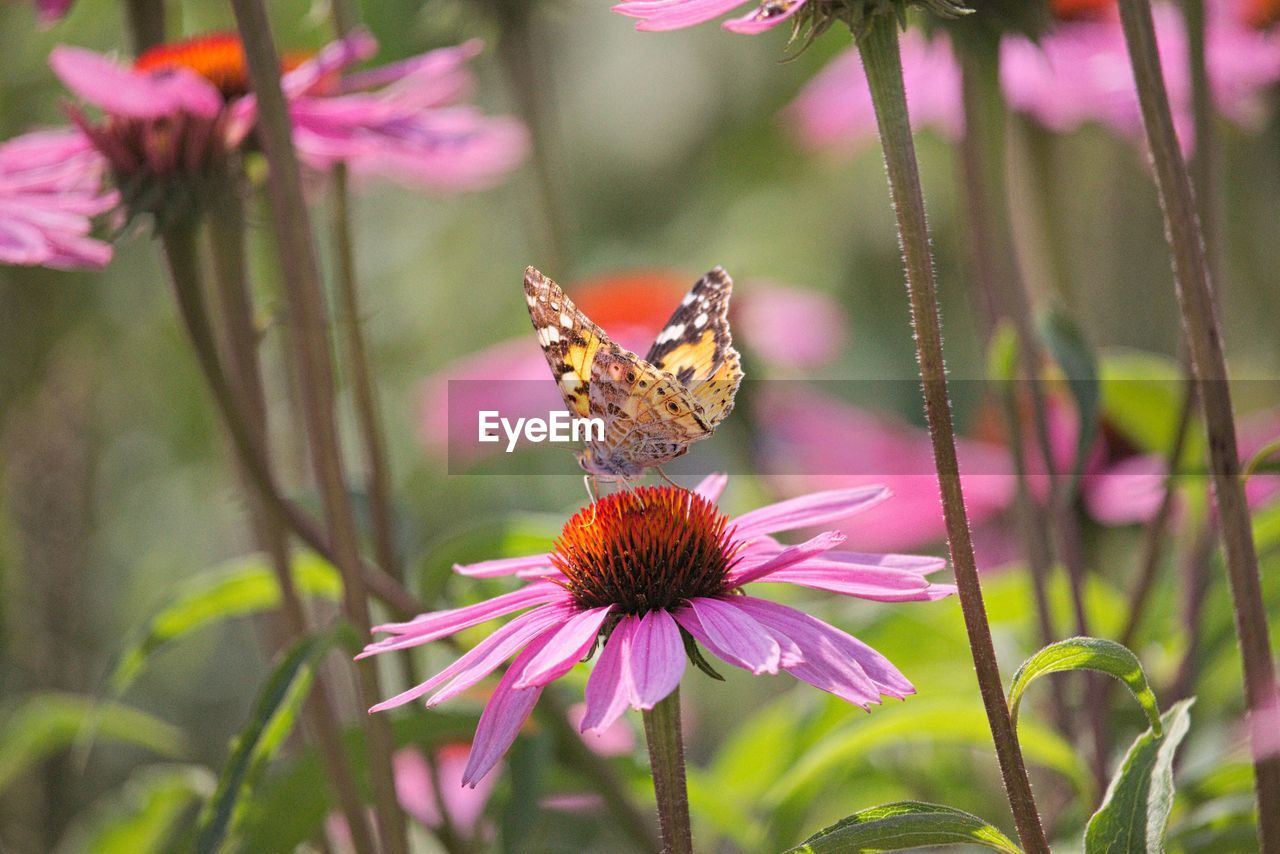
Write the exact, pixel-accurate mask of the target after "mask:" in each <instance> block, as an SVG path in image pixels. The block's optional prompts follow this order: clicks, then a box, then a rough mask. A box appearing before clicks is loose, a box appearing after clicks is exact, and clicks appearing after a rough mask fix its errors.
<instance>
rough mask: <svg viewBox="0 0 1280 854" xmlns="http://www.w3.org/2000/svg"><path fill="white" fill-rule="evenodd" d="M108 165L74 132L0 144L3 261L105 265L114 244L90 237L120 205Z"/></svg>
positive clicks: (0, 254) (62, 265)
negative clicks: (95, 222)
mask: <svg viewBox="0 0 1280 854" xmlns="http://www.w3.org/2000/svg"><path fill="white" fill-rule="evenodd" d="M105 171H106V163H105V161H103V159H102V157H101V156H100V155H99V154H98V153H97V152H96V151H94V149H93V148H92V146H90V145H89V143H88V142H87V141H86V140H85V138H84V137H83V136H81V135H80V134H79V133H77V132H75V131H73V130H49V131H36V132H33V133H28V134H25V135H24V136H20V137H17V138H15V139H12V140H9V141H8V142H5V143H0V263H3V264H24V265H31V266H42V267H53V268H57V269H76V268H91V269H92V268H100V267H103V266H105V265H106V263H107V262H108V261H110V260H111V246H110V245H108V244H106V243H103V242H102V241H100V240H95V239H93V238H92V237H89V232H90V230H91V228H92V218H93V217H95V216H97V215H99V214H102V213H105V212H107V211H109V210H111V209H112V208H113V207H115V205H116V203H117V201H118V199H117V196H116V194H115V193H114V192H111V191H108V190H105V189H104V188H103V177H104V173H105Z"/></svg>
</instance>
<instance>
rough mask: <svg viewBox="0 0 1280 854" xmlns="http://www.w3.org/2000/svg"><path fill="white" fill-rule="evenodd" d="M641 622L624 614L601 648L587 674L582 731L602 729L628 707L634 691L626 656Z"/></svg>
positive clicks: (598, 730)
mask: <svg viewBox="0 0 1280 854" xmlns="http://www.w3.org/2000/svg"><path fill="white" fill-rule="evenodd" d="M639 624H640V620H639V619H637V618H636V617H631V616H627V617H623V618H622V619H621V620H619V621H618V624H617V625H616V626H614V627H613V633H612V634H610V635H609V639H608V640H607V641H605V643H604V648H603V649H602V650H600V657H599V658H597V659H596V665H595V667H593V668H592V669H591V675H590V676H589V677H588V678H587V690H586V700H587V713H586V714H585V715H583V717H582V723H581V724H580V725H579V726H580V728H581V730H582V731H583V732H592V731H594V732H600V731H602V730H604V729H606V728H607V727H608V726H609V725H610V724H612V723H613V722H614V721H616V720H617V719H618V718H619V717H621V716H622V713H623V712H625V711H626V710H627V700H628V698H629V697H630V694H631V686H630V684H629V683H630V673H629V668H628V664H627V658H628V656H629V654H630V649H629V648H630V646H631V638H632V635H634V634H635V631H636V627H637V626H638V625H639Z"/></svg>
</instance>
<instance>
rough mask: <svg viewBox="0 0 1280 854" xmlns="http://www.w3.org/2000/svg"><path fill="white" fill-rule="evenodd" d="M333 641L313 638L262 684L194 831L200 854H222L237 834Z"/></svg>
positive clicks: (285, 657) (305, 642)
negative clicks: (247, 806) (256, 788)
mask: <svg viewBox="0 0 1280 854" xmlns="http://www.w3.org/2000/svg"><path fill="white" fill-rule="evenodd" d="M332 640H333V638H332V636H330V635H317V636H313V637H309V638H304V639H303V640H302V641H299V642H298V643H297V644H296V645H295V646H294V647H293V649H291V650H290V651H289V652H288V654H286V655H285V656H284V658H283V659H282V660H281V662H280V663H279V664H278V665H276V668H275V669H274V670H273V671H272V673H271V676H270V677H269V678H268V679H267V682H266V684H265V685H263V687H262V690H261V691H260V692H259V694H258V699H257V702H256V703H255V704H254V708H253V713H252V714H251V715H250V717H249V722H248V724H246V725H245V728H244V729H243V730H241V732H240V735H238V736H237V737H236V739H235V741H234V742H233V747H232V750H231V757H230V758H229V759H228V760H227V764H226V766H225V767H224V768H223V769H222V774H221V776H220V777H219V780H218V789H217V791H216V792H215V793H214V796H213V798H212V799H211V800H210V801H209V803H207V804H206V805H205V808H204V810H203V811H202V812H201V814H200V821H199V825H198V828H197V832H196V851H197V852H200V854H212V852H215V851H219V850H221V848H222V845H223V843H224V842H225V841H226V840H227V838H228V837H229V836H230V835H231V833H232V832H233V831H234V830H235V827H236V823H237V821H238V819H239V817H240V814H241V812H242V810H243V806H244V804H245V802H246V801H248V800H249V797H250V795H251V793H252V790H253V787H254V785H255V784H256V783H257V780H258V778H259V777H260V776H261V774H262V771H263V770H264V769H265V768H266V766H267V763H268V762H270V760H271V758H272V757H273V756H275V754H276V752H277V751H278V750H279V749H280V746H281V745H282V744H284V741H285V739H286V738H287V737H288V735H289V732H290V731H291V730H292V729H293V725H294V723H295V722H296V721H297V719H298V714H299V712H300V711H301V709H302V703H303V701H304V700H306V698H307V694H308V692H309V691H310V689H311V682H312V680H313V679H314V677H315V670H316V666H317V665H318V664H319V663H320V660H321V659H322V658H323V657H324V654H325V653H326V652H327V651H328V650H329V646H330V644H331V643H332Z"/></svg>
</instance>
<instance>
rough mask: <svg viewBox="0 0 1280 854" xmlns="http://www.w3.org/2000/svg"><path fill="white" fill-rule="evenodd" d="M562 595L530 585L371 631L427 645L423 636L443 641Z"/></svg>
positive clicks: (557, 590) (555, 588)
mask: <svg viewBox="0 0 1280 854" xmlns="http://www.w3.org/2000/svg"><path fill="white" fill-rule="evenodd" d="M563 595H564V589H563V588H560V587H558V586H557V585H554V584H530V585H527V586H525V587H521V588H520V589H519V590H513V591H511V592H510V593H503V594H502V595H501V596H495V597H493V598H492V599H486V600H484V601H483V602H477V603H476V604H475V605H465V606H463V607H461V608H450V609H449V610H447V611H432V612H430V613H427V614H419V615H418V616H416V617H414V618H413V619H412V620H408V621H406V622H403V623H383V624H382V625H380V626H374V627H373V628H372V629H371V631H374V632H390V633H392V634H396V635H404V634H413V636H414V637H415V638H418V643H428V642H429V641H428V640H423V639H422V637H424V636H427V637H429V638H430V640H435V639H436V638H442V637H444V636H445V635H451V634H453V633H455V632H460V631H462V630H463V629H466V628H470V627H471V626H476V625H479V624H480V623H483V622H486V621H488V620H492V619H493V618H494V617H501V616H502V615H503V614H510V613H512V612H513V611H519V610H520V609H521V608H527V607H529V606H530V605H540V604H542V603H544V602H551V601H554V600H556V599H558V598H561V597H563ZM375 645H376V644H375Z"/></svg>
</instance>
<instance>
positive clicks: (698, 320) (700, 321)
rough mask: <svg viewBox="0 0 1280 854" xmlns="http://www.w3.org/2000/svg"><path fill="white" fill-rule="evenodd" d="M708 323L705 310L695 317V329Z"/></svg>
mask: <svg viewBox="0 0 1280 854" xmlns="http://www.w3.org/2000/svg"><path fill="white" fill-rule="evenodd" d="M706 325H707V313H706V312H705V311H704V312H703V313H702V314H700V315H698V316H697V317H695V318H694V319H693V328H694V329H701V328H702V327H704V326H706Z"/></svg>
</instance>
